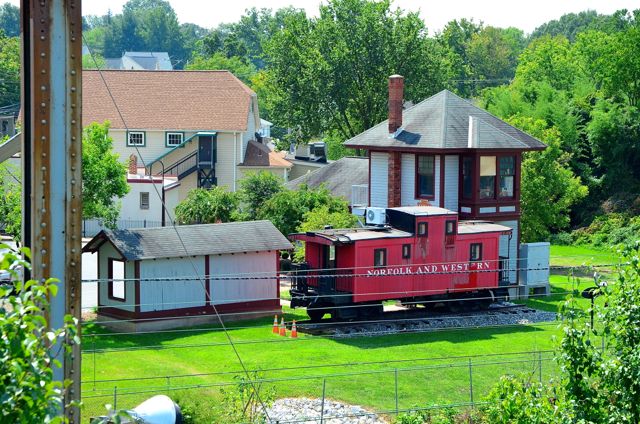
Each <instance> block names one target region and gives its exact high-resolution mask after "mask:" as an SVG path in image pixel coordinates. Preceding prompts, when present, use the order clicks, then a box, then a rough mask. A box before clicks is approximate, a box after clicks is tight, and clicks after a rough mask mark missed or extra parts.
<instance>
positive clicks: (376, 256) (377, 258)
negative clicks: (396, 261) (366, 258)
mask: <svg viewBox="0 0 640 424" xmlns="http://www.w3.org/2000/svg"><path fill="white" fill-rule="evenodd" d="M373 266H374V267H376V268H379V267H385V266H387V249H374V250H373Z"/></svg>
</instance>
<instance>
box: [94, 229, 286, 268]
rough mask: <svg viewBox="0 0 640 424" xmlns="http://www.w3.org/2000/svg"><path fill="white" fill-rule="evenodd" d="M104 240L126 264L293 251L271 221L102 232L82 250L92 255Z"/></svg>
mask: <svg viewBox="0 0 640 424" xmlns="http://www.w3.org/2000/svg"><path fill="white" fill-rule="evenodd" d="M178 235H179V236H178ZM107 240H108V241H110V242H111V244H113V246H114V247H115V248H116V249H117V250H118V251H119V252H120V254H121V255H122V256H123V257H124V258H125V259H126V260H129V261H132V260H143V259H154V258H173V257H179V256H201V255H219V254H229V253H242V252H260V251H265V250H283V249H292V248H293V246H292V245H291V243H290V242H289V241H288V240H287V239H286V237H285V236H283V235H282V233H280V231H278V229H277V228H276V227H275V226H274V225H273V224H272V223H271V221H247V222H228V223H223V224H203V225H178V226H176V227H158V228H141V229H128V230H102V231H101V232H100V233H98V234H97V235H96V236H95V237H94V238H93V239H91V241H89V243H87V244H86V245H85V247H84V248H83V249H82V251H83V252H95V251H97V250H98V249H99V248H100V246H101V245H102V244H103V243H104V242H105V241H107ZM181 240H182V241H181ZM182 242H184V245H185V246H186V251H185V249H184V248H183V247H182V246H183V244H182Z"/></svg>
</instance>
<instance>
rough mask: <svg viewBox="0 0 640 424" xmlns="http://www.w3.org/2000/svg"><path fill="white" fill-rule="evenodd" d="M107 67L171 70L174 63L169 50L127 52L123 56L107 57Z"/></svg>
mask: <svg viewBox="0 0 640 424" xmlns="http://www.w3.org/2000/svg"><path fill="white" fill-rule="evenodd" d="M105 65H106V68H107V69H129V70H147V71H171V70H172V69H173V65H172V64H171V59H170V58H169V53H167V52H125V53H124V54H123V55H122V57H118V58H106V59H105Z"/></svg>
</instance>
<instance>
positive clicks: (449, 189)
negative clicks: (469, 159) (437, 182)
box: [444, 155, 459, 212]
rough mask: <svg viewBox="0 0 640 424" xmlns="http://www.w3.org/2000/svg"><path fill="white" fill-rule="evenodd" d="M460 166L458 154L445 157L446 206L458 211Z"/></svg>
mask: <svg viewBox="0 0 640 424" xmlns="http://www.w3.org/2000/svg"><path fill="white" fill-rule="evenodd" d="M458 166H459V159H458V156H457V155H447V156H445V158H444V207H445V208H446V209H450V210H452V211H455V212H458Z"/></svg>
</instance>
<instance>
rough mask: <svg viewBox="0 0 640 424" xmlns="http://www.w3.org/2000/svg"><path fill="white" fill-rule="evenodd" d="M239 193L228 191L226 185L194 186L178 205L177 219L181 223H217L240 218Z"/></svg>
mask: <svg viewBox="0 0 640 424" xmlns="http://www.w3.org/2000/svg"><path fill="white" fill-rule="evenodd" d="M239 205H240V197H239V195H238V193H232V192H229V191H227V189H226V188H225V187H220V186H215V187H212V188H210V189H205V188H194V189H193V190H191V191H189V194H188V195H187V197H186V199H184V200H183V201H182V202H180V203H179V204H178V205H177V206H176V213H175V215H176V221H177V222H178V223H179V224H215V223H218V222H231V221H237V220H239V219H240V218H239V216H238V215H237V213H238V206H239Z"/></svg>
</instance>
